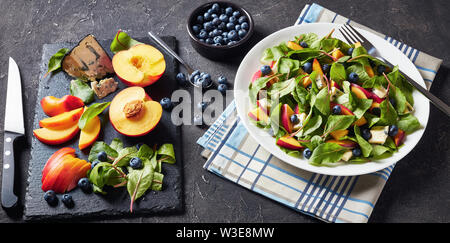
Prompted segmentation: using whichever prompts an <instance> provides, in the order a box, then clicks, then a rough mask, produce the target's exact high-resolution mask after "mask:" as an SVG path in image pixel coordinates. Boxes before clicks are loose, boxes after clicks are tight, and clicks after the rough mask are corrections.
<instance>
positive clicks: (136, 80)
mask: <svg viewBox="0 0 450 243" xmlns="http://www.w3.org/2000/svg"><path fill="white" fill-rule="evenodd" d="M112 65H113V68H114V71H115V73H116V74H117V76H118V77H119V79H120V80H121V81H122V82H123V83H124V84H126V85H129V86H140V87H145V86H148V85H150V84H152V83H154V82H156V81H157V80H158V79H159V78H160V77H161V76H162V75H163V73H164V71H165V70H166V61H165V60H164V55H163V54H162V53H161V52H160V51H159V50H158V49H156V48H155V47H153V46H151V45H146V44H138V45H135V46H133V47H131V48H130V49H128V50H123V51H119V52H117V53H116V54H115V55H114V57H113V59H112Z"/></svg>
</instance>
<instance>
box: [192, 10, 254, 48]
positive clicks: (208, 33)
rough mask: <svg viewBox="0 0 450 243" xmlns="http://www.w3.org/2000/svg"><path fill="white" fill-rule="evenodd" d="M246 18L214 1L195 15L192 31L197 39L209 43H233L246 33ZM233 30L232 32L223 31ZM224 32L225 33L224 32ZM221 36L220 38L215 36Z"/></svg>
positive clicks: (218, 44)
mask: <svg viewBox="0 0 450 243" xmlns="http://www.w3.org/2000/svg"><path fill="white" fill-rule="evenodd" d="M249 29H250V25H249V23H248V18H247V17H246V16H245V15H243V14H242V13H241V12H239V10H236V9H233V7H231V6H221V5H220V4H219V3H214V4H213V5H212V6H211V8H209V9H208V10H207V11H205V12H203V13H201V14H200V15H198V16H196V17H195V25H193V26H192V31H193V32H194V34H195V35H196V37H197V38H198V40H199V41H201V42H204V43H206V44H209V45H214V46H222V45H234V44H236V43H237V42H239V41H240V40H242V39H243V38H245V36H247V34H248V30H249ZM226 30H228V31H230V32H231V31H234V32H231V33H230V32H225V31H226ZM225 33H226V34H225ZM218 36H222V38H217V37H218Z"/></svg>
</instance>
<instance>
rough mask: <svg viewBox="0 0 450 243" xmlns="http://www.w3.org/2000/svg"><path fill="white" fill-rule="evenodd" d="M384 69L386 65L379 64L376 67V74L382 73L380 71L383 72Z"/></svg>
mask: <svg viewBox="0 0 450 243" xmlns="http://www.w3.org/2000/svg"><path fill="white" fill-rule="evenodd" d="M385 71H386V67H385V66H383V65H379V66H378V67H377V72H378V74H380V75H381V74H382V73H384V72H385Z"/></svg>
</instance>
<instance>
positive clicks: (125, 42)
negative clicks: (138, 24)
mask: <svg viewBox="0 0 450 243" xmlns="http://www.w3.org/2000/svg"><path fill="white" fill-rule="evenodd" d="M137 44H142V43H141V42H139V41H137V40H134V39H132V38H131V37H130V36H129V35H128V34H127V33H125V32H123V31H122V30H119V31H118V32H117V34H116V36H114V40H113V41H112V42H111V45H110V47H109V48H110V49H111V51H112V52H113V53H117V52H119V51H122V50H128V49H130V47H132V46H135V45H137Z"/></svg>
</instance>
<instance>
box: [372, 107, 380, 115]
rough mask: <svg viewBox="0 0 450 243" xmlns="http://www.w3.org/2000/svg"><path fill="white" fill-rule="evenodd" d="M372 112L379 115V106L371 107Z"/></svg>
mask: <svg viewBox="0 0 450 243" xmlns="http://www.w3.org/2000/svg"><path fill="white" fill-rule="evenodd" d="M372 114H374V115H376V116H380V115H381V109H380V107H374V108H372Z"/></svg>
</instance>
